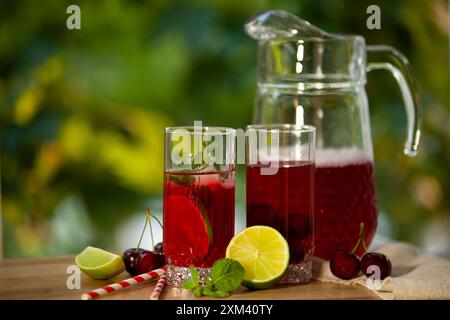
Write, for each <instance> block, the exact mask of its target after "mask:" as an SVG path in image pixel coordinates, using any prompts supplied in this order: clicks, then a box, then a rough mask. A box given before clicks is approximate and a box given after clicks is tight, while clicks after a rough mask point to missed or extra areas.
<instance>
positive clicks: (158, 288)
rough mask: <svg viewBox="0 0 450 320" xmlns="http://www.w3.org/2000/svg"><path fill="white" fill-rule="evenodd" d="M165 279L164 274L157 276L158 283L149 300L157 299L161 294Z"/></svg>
mask: <svg viewBox="0 0 450 320" xmlns="http://www.w3.org/2000/svg"><path fill="white" fill-rule="evenodd" d="M166 279H167V276H166V275H165V274H163V275H162V276H161V277H159V280H158V283H157V284H156V286H155V288H154V289H153V292H152V294H151V295H150V300H159V296H160V295H161V292H162V291H163V289H164V286H165V284H166Z"/></svg>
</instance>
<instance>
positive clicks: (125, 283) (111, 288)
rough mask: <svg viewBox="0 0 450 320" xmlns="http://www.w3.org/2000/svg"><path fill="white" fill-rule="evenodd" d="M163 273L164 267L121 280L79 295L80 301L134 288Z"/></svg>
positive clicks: (164, 271)
mask: <svg viewBox="0 0 450 320" xmlns="http://www.w3.org/2000/svg"><path fill="white" fill-rule="evenodd" d="M165 273H166V267H162V268H159V269H156V270H153V271H150V272H146V273H143V274H140V275H138V276H135V277H132V278H129V279H126V280H122V281H120V282H117V283H112V284H110V285H107V286H106V287H103V288H99V289H95V290H93V291H89V292H86V293H83V294H82V295H81V299H82V300H91V299H95V298H98V297H100V296H104V295H105V294H108V293H111V292H116V291H119V290H122V289H124V288H127V287H131V286H134V285H136V284H138V283H142V282H145V281H147V280H150V279H154V278H157V277H160V276H162V275H164V274H165Z"/></svg>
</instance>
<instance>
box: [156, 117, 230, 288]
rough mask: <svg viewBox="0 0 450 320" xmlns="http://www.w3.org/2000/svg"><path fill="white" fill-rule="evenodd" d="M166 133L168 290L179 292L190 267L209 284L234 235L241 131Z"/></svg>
mask: <svg viewBox="0 0 450 320" xmlns="http://www.w3.org/2000/svg"><path fill="white" fill-rule="evenodd" d="M165 131H166V134H165V139H164V143H165V147H164V150H165V155H164V162H165V163H164V203H163V209H164V225H163V250H164V256H165V259H166V265H167V284H168V285H174V286H178V287H180V286H181V285H182V283H183V281H184V280H185V279H189V278H191V267H193V268H195V269H196V270H197V272H198V276H199V282H200V283H204V282H205V279H206V277H210V275H211V267H212V266H213V264H214V263H215V262H216V261H217V260H219V259H221V258H223V257H225V252H226V248H227V246H228V243H229V242H230V240H231V238H232V237H233V235H234V190H235V188H234V183H235V138H236V130H234V129H232V128H225V127H203V126H202V125H201V123H200V124H198V123H194V126H185V127H170V128H166V130H165Z"/></svg>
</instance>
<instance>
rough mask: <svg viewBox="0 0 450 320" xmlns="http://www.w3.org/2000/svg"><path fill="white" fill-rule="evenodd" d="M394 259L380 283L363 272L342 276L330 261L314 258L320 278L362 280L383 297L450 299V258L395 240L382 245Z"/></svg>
mask: <svg viewBox="0 0 450 320" xmlns="http://www.w3.org/2000/svg"><path fill="white" fill-rule="evenodd" d="M375 251H377V252H381V253H383V254H385V255H387V256H388V257H389V259H390V260H391V263H392V275H391V276H390V277H388V278H386V279H384V280H383V281H379V282H378V283H376V282H374V281H370V280H369V281H368V279H367V277H365V276H361V277H358V278H355V279H352V280H341V279H339V278H337V277H335V276H334V275H333V274H332V273H331V271H330V265H329V262H328V261H324V260H322V259H319V258H314V261H313V277H314V278H315V279H316V280H319V281H329V282H336V283H342V284H349V285H350V284H358V285H362V286H365V287H368V288H369V289H371V290H374V292H375V293H376V294H377V295H379V296H380V297H381V298H382V299H450V261H449V260H444V259H440V258H436V257H433V256H429V255H424V254H422V253H421V252H420V251H419V250H418V249H417V248H416V247H413V246H411V245H408V244H404V243H392V244H388V245H384V246H382V247H380V248H379V249H378V250H375Z"/></svg>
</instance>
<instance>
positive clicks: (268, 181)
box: [246, 124, 315, 283]
mask: <svg viewBox="0 0 450 320" xmlns="http://www.w3.org/2000/svg"><path fill="white" fill-rule="evenodd" d="M246 146H247V158H246V162H247V165H246V168H247V226H253V225H267V226H271V227H273V228H275V229H277V230H278V231H279V232H280V233H281V234H282V235H283V236H284V237H285V238H286V240H287V242H288V244H289V251H290V261H289V267H288V270H287V271H286V274H285V276H284V278H283V279H282V280H281V283H304V282H308V281H309V280H310V279H311V276H312V270H311V269H312V261H311V258H312V255H313V250H314V235H313V230H314V225H313V224H314V221H313V219H314V170H315V167H314V151H315V128H314V127H312V126H296V125H289V124H279V125H277V124H274V125H251V126H248V127H247V144H246Z"/></svg>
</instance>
